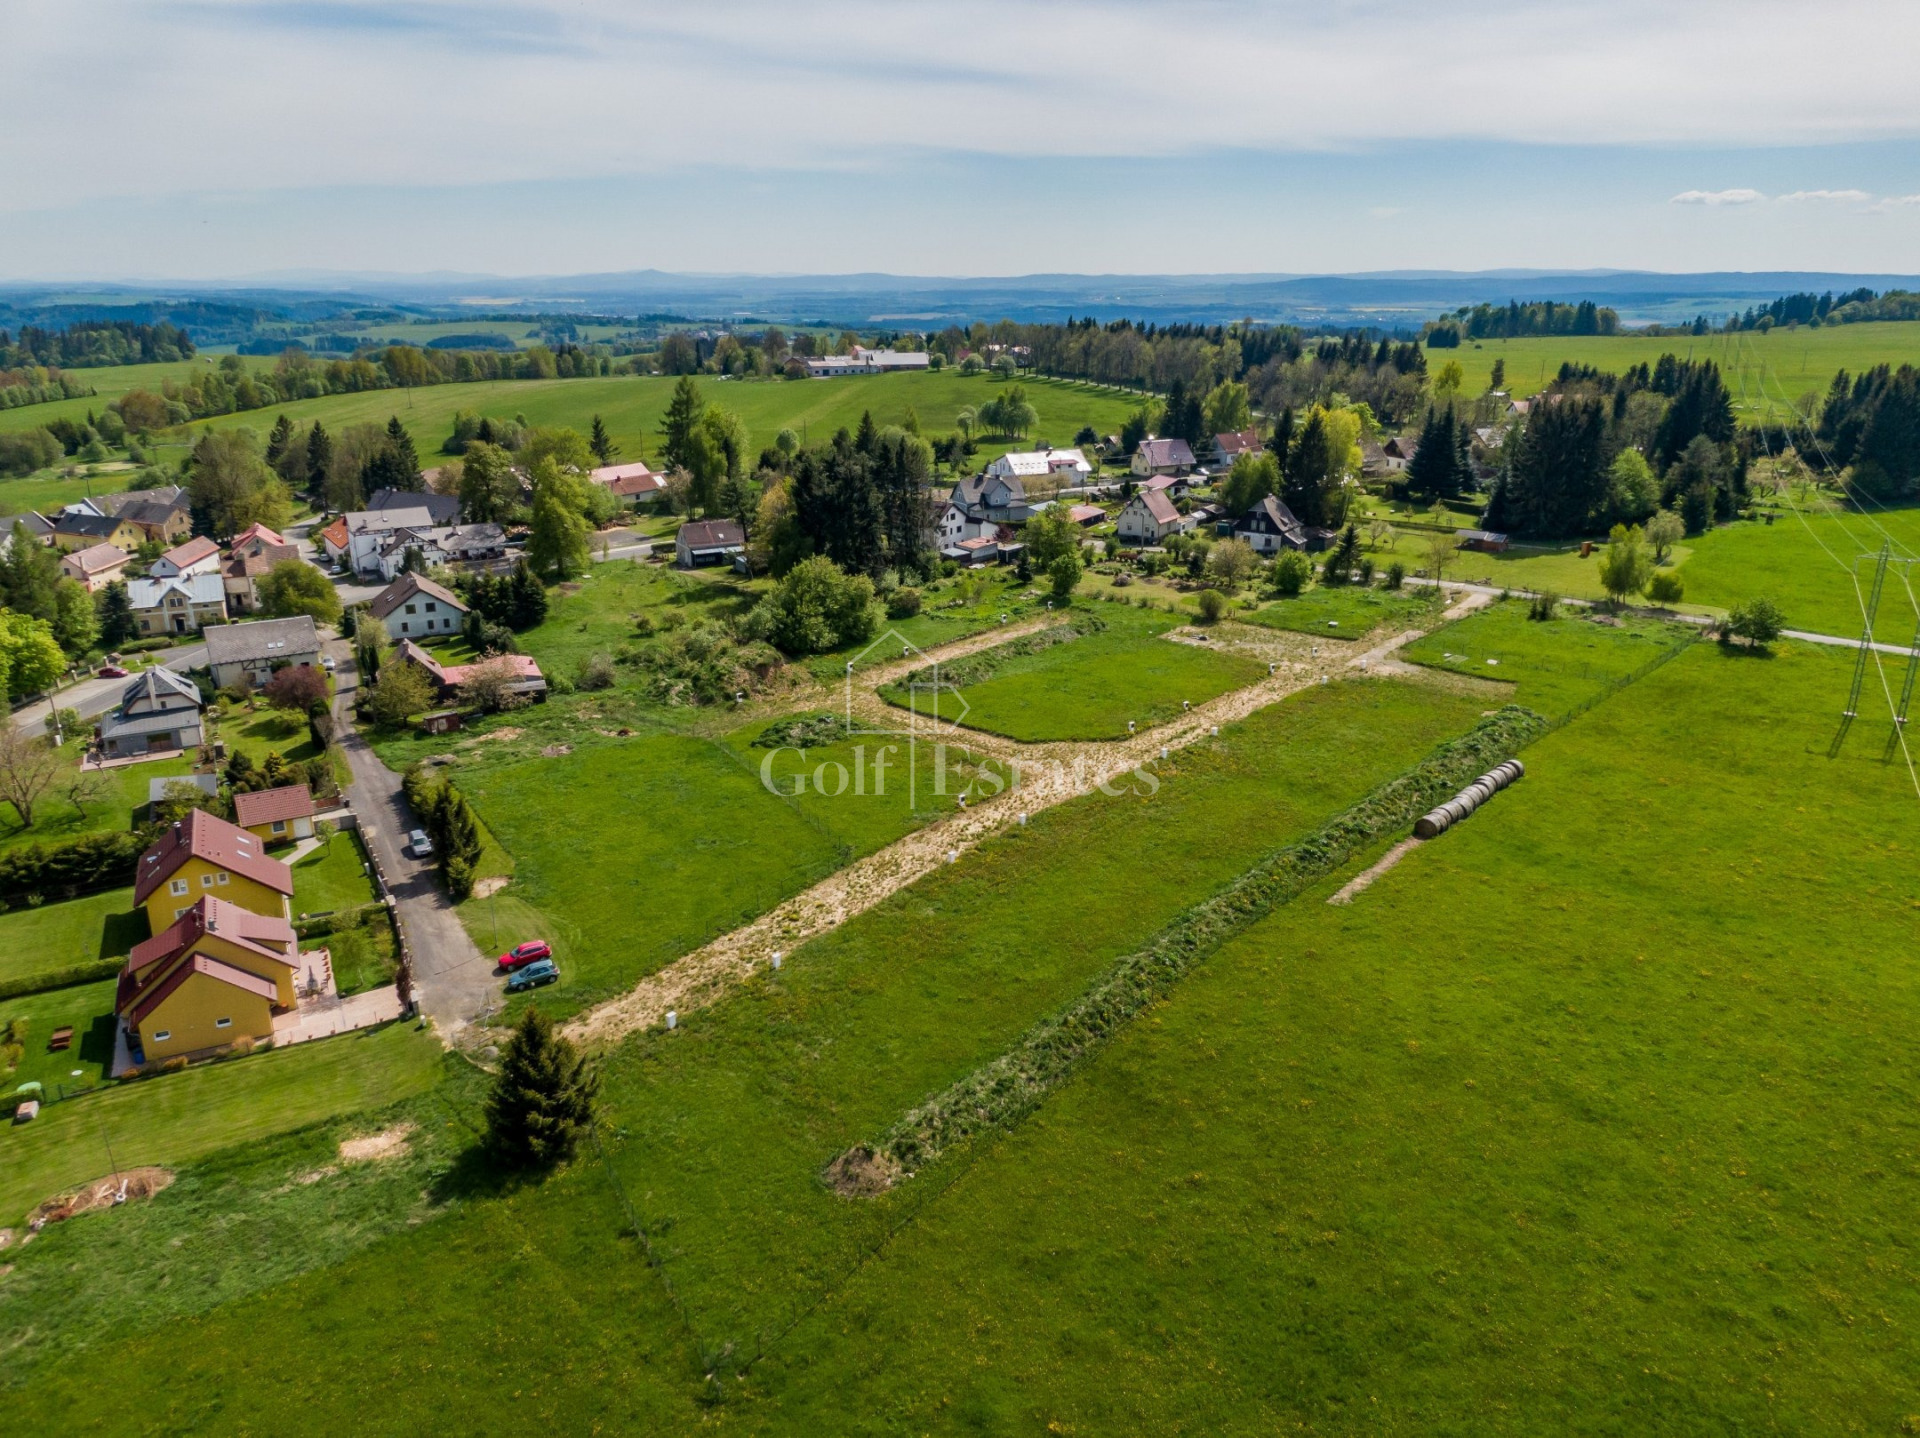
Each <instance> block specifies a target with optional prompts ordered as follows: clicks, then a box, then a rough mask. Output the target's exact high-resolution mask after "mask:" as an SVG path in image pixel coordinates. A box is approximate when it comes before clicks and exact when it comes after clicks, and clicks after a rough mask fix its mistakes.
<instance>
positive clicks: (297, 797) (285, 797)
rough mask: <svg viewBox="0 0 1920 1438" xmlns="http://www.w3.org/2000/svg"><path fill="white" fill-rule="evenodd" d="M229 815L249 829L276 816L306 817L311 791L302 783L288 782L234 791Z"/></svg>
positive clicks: (311, 799)
mask: <svg viewBox="0 0 1920 1438" xmlns="http://www.w3.org/2000/svg"><path fill="white" fill-rule="evenodd" d="M233 817H234V822H235V823H237V824H239V826H240V827H241V828H243V829H251V828H252V827H253V826H254V825H255V824H271V823H272V822H273V821H274V820H276V819H310V818H312V817H313V791H312V790H310V789H309V788H307V786H306V785H305V784H288V785H285V786H284V787H282V788H279V789H259V790H256V791H254V792H253V793H251V794H235V795H234V796H233Z"/></svg>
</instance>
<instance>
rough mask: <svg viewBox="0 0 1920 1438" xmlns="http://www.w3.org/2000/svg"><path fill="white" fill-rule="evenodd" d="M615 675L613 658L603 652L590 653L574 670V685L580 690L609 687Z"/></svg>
mask: <svg viewBox="0 0 1920 1438" xmlns="http://www.w3.org/2000/svg"><path fill="white" fill-rule="evenodd" d="M614 678H615V675H614V672H613V660H612V659H611V658H610V657H609V656H607V655H605V654H590V655H588V656H587V657H586V658H585V659H582V660H581V661H580V665H579V668H578V669H576V670H575V671H574V685H575V686H576V687H577V688H579V689H582V690H586V691H592V690H595V689H611V688H613V681H614Z"/></svg>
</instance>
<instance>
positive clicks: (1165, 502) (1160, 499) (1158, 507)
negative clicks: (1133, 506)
mask: <svg viewBox="0 0 1920 1438" xmlns="http://www.w3.org/2000/svg"><path fill="white" fill-rule="evenodd" d="M1140 502H1141V503H1142V504H1144V505H1145V506H1146V507H1147V513H1148V514H1150V515H1152V516H1153V517H1154V519H1155V521H1156V522H1158V523H1160V524H1178V523H1179V522H1180V511H1179V510H1177V509H1175V508H1174V507H1173V501H1172V500H1170V499H1168V498H1167V496H1166V495H1165V494H1164V493H1163V492H1162V491H1160V490H1157V489H1149V490H1144V491H1142V492H1141V495H1140Z"/></svg>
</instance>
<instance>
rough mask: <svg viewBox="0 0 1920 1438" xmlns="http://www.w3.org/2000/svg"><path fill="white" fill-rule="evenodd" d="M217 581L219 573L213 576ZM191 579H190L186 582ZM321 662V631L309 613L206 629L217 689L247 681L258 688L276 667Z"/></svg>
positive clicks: (304, 665) (208, 650)
mask: <svg viewBox="0 0 1920 1438" xmlns="http://www.w3.org/2000/svg"><path fill="white" fill-rule="evenodd" d="M212 577H213V578H214V579H215V580H216V581H217V580H218V579H219V576H218V575H214V576H212ZM189 582H191V581H189ZM319 662H320V631H319V630H317V629H315V628H314V625H313V619H312V618H311V617H310V616H309V615H305V614H297V615H295V616H294V617H293V618H291V619H256V620H254V621H253V622H252V623H250V624H216V625H213V626H212V627H211V628H209V629H208V630H207V667H208V668H209V669H210V670H212V671H213V682H214V685H215V687H217V688H220V689H227V688H231V687H232V686H234V685H236V684H241V683H250V684H252V685H253V687H255V688H258V687H259V686H260V685H262V684H265V683H266V682H267V681H268V680H269V679H271V678H272V677H273V673H274V671H275V670H276V669H284V668H286V667H287V666H288V665H290V664H295V665H298V666H300V667H301V668H302V669H310V668H312V667H313V666H314V665H316V664H318V663H319Z"/></svg>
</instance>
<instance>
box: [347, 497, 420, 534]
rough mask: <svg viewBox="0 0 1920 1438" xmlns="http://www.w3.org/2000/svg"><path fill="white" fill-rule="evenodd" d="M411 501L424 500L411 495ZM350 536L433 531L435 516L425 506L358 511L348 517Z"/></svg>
mask: <svg viewBox="0 0 1920 1438" xmlns="http://www.w3.org/2000/svg"><path fill="white" fill-rule="evenodd" d="M407 497H408V498H410V499H415V500H418V499H421V498H424V496H422V495H417V494H415V495H409V496H407ZM346 521H347V533H349V534H382V533H385V532H386V531H388V530H394V529H432V528H433V514H432V512H431V511H429V510H428V509H427V507H426V506H425V505H424V504H409V505H396V506H394V507H392V508H390V509H356V510H354V511H353V512H352V513H351V514H348V515H347V516H346Z"/></svg>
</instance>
